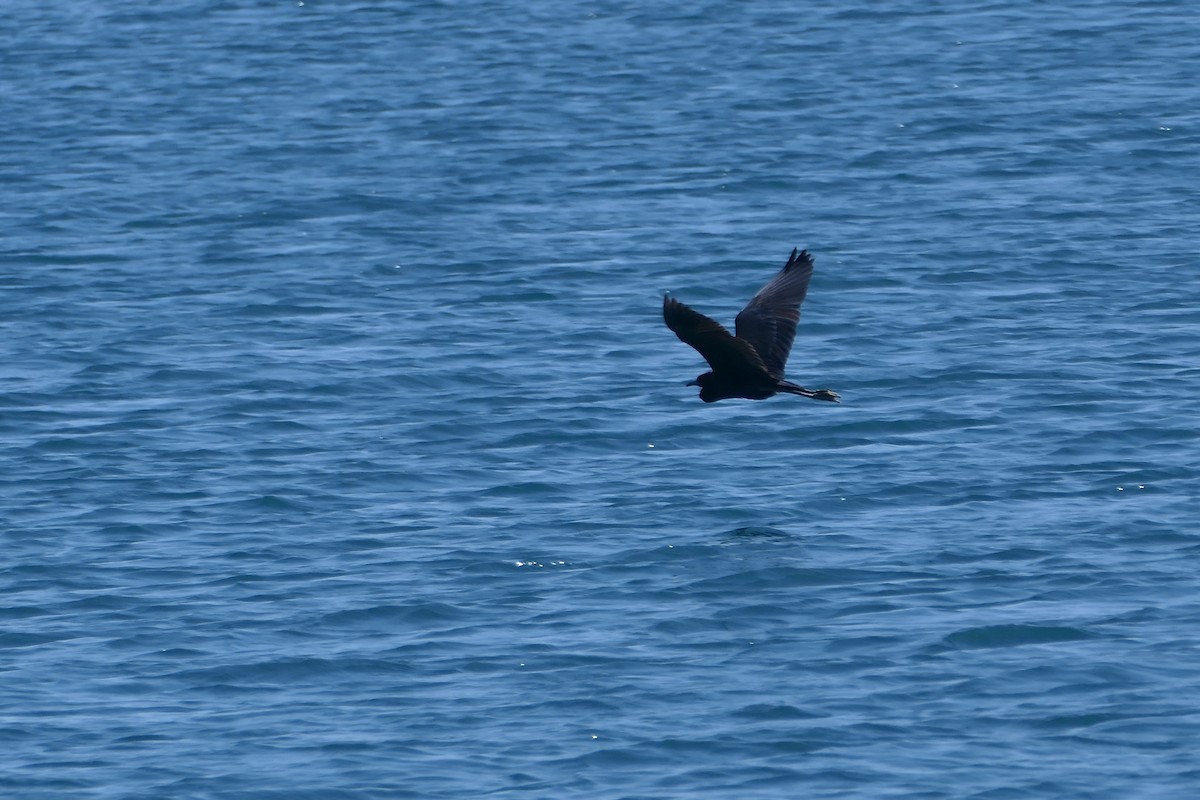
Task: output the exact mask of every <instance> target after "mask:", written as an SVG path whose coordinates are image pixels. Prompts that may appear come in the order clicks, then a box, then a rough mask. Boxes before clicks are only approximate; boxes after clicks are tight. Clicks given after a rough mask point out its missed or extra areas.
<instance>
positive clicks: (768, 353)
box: [663, 250, 838, 403]
mask: <svg viewBox="0 0 1200 800" xmlns="http://www.w3.org/2000/svg"><path fill="white" fill-rule="evenodd" d="M812 271H813V260H812V256H810V255H809V254H808V251H807V250H801V251H796V250H792V255H791V258H789V259H788V260H787V263H786V264H784V265H783V269H781V270H780V271H779V274H778V275H776V276H775V277H774V278H772V279H771V280H770V282H769V283H767V285H766V286H764V287H763V288H761V289H759V290H758V294H756V295H754V297H752V298H751V299H750V302H749V303H747V304H746V307H745V308H743V309H742V311H741V313H740V314H738V315H737V319H736V320H735V321H734V326H735V327H734V331H735V333H736V335H730V333H729V331H727V330H725V329H724V328H723V327H721V325H720V323H718V322H717V321H716V320H712V319H709V318H708V317H706V316H704V315H703V314H701V313H700V312H698V311H693V310H692V309H690V308H688V307H687V306H685V305H684V304H683V303H681V302H679V301H678V300H675V299H674V298H672V297H671V296H670V295H663V319H664V320H665V321H666V323H667V327H668V328H670V329H671V330H673V331H674V332H675V335H676V336H678V337H679V339H680V341H682V342H684V343H686V344H689V345H691V346H692V347H694V348H695V349H696V351H697V352H699V353H700V355H702V356H704V360H705V361H707V362H708V366H709V367H711V368H712V369H711V371H709V372H706V373H704V374H703V375H700V376H699V377H697V378H696V380H694V381H692V382H690V383H689V384H688V386H699V387H700V399H701V400H703V401H704V402H706V403H715V402H717V401H718V400H726V399H729V398H731V397H744V398H747V399H749V400H765V399H767V398H768V397H771V396H772V395H775V394H777V393H779V392H786V393H788V394H799V395H803V396H804V397H812V398H814V399H817V400H830V401H832V402H834V403H836V402H838V396H837V394H836V393H835V392H831V391H829V390H828V389H805V388H804V387H803V386H798V385H796V384H794V383H792V382H791V381H787V380H784V378H783V368H784V365H785V364H787V358H788V353H789V352H791V349H792V340H793V339H794V338H796V323H797V322H799V321H800V304H801V303H803V302H804V295H806V294H807V293H808V281H809V279H810V278H812Z"/></svg>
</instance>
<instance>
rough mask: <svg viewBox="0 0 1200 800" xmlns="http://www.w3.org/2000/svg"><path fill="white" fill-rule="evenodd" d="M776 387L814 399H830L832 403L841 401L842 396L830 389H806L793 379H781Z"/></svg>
mask: <svg viewBox="0 0 1200 800" xmlns="http://www.w3.org/2000/svg"><path fill="white" fill-rule="evenodd" d="M775 388H776V389H777V390H778V391H781V392H787V393H788V394H798V395H802V396H804V397H811V398H813V399H814V400H828V401H829V402H831V403H840V402H841V398H840V397H839V396H838V393H837V392H831V391H829V390H828V389H805V388H804V387H803V386H797V385H796V384H794V383H792V382H791V381H780V382H779V385H778V386H776V387H775Z"/></svg>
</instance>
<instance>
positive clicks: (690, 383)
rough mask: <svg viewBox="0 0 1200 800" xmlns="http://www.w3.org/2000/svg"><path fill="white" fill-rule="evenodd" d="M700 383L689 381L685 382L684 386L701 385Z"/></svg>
mask: <svg viewBox="0 0 1200 800" xmlns="http://www.w3.org/2000/svg"><path fill="white" fill-rule="evenodd" d="M699 385H700V381H688V382H687V383H685V384H684V386H699Z"/></svg>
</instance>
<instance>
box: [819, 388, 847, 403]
mask: <svg viewBox="0 0 1200 800" xmlns="http://www.w3.org/2000/svg"><path fill="white" fill-rule="evenodd" d="M813 398H814V399H816V400H828V401H829V402H831V403H840V402H842V398H841V397H840V396H838V393H837V392H831V391H829V390H828V389H815V390H814V391H813Z"/></svg>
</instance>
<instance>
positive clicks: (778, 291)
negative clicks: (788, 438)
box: [680, 250, 813, 378]
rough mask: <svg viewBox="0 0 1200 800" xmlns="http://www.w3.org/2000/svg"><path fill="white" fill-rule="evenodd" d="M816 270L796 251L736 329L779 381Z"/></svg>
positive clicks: (804, 253) (745, 311) (744, 311)
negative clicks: (801, 306)
mask: <svg viewBox="0 0 1200 800" xmlns="http://www.w3.org/2000/svg"><path fill="white" fill-rule="evenodd" d="M812 271H813V260H812V256H810V255H809V254H808V251H807V250H802V251H799V252H798V251H796V250H792V255H791V258H789V259H788V260H787V263H786V264H784V265H783V269H781V270H780V271H779V274H778V275H776V276H775V277H774V278H772V279H771V281H770V282H769V283H768V284H767V285H766V286H764V287H763V288H761V289H759V290H758V294H756V295H754V297H753V298H751V300H750V302H749V303H747V304H746V307H745V308H743V309H742V311H741V313H740V314H738V315H737V320H736V322H735V328H734V330H736V331H737V338H739V339H745V340H746V341H747V342H749V343H750V344H751V345H753V346H754V349H755V350H757V351H758V352H759V354H760V355H761V356H762V361H763V363H764V364H765V365H766V368H767V372H769V373H771V375H772V376H773V377H775V378H782V377H783V368H784V366H786V365H787V359H788V353H789V352H791V349H792V340H793V339H795V338H796V323H797V322H799V321H800V304H801V303H803V302H804V296H805V295H806V294H808V281H809V279H810V278H812ZM680 338H683V337H680ZM685 341H686V340H685ZM689 344H691V343H690V342H689ZM692 346H693V347H695V345H692ZM696 349H697V350H699V349H700V348H698V347H697V348H696Z"/></svg>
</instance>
